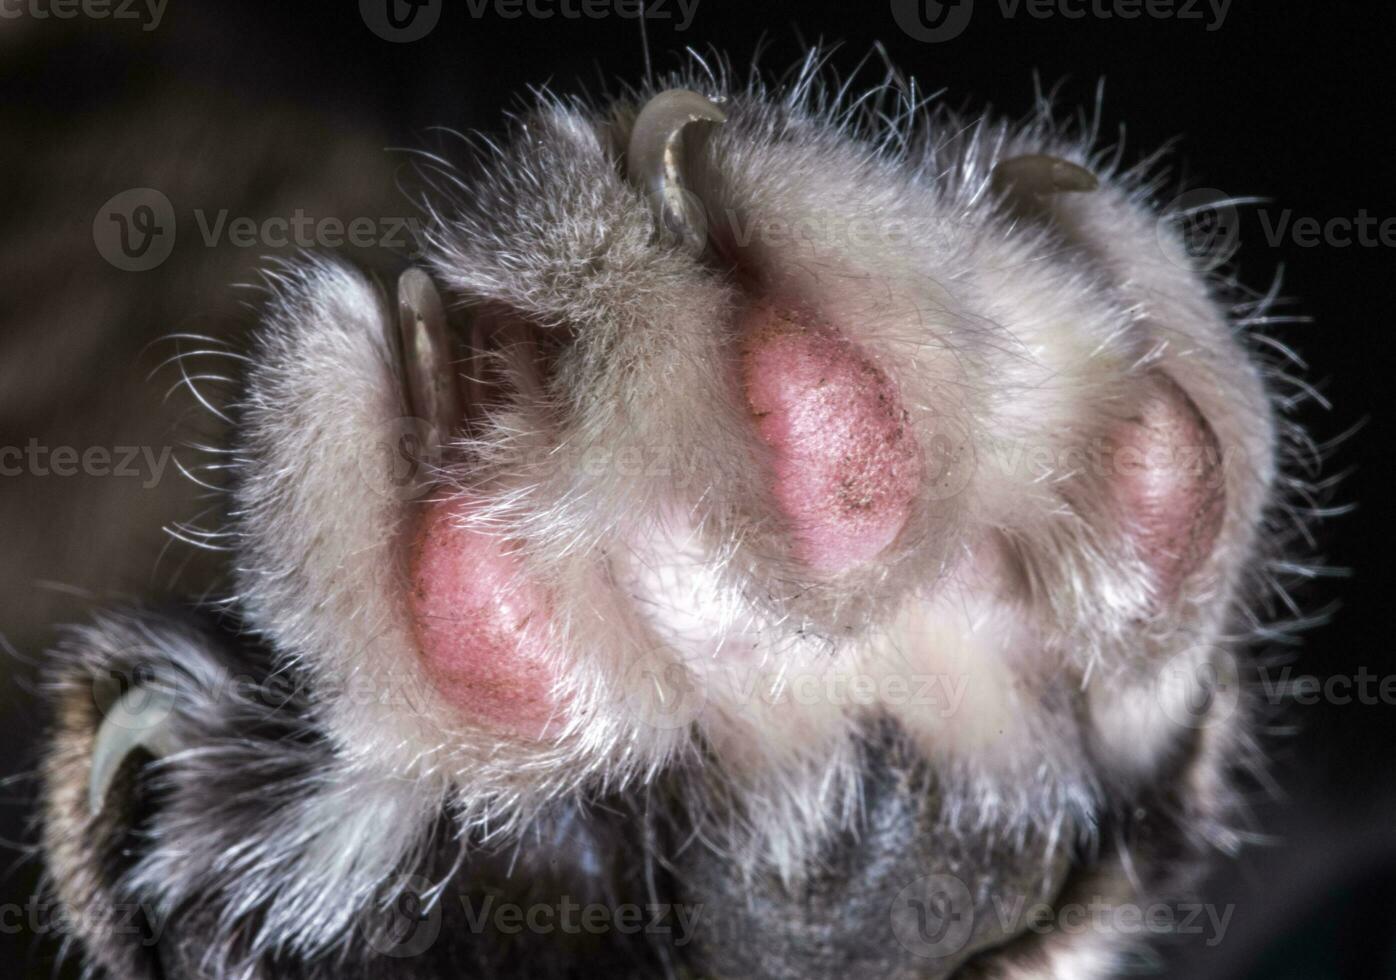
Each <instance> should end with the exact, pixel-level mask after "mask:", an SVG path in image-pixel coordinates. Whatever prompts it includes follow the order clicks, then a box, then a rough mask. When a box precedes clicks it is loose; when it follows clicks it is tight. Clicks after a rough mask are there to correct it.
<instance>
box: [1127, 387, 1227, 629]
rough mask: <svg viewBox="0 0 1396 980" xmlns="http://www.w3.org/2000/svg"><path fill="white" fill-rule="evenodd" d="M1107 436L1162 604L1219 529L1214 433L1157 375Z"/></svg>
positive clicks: (1222, 503) (1133, 533) (1221, 510)
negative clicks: (1135, 407) (1131, 412)
mask: <svg viewBox="0 0 1396 980" xmlns="http://www.w3.org/2000/svg"><path fill="white" fill-rule="evenodd" d="M1110 443H1111V447H1112V449H1113V454H1112V458H1113V461H1114V465H1113V466H1112V468H1111V472H1110V480H1111V492H1112V494H1113V495H1114V498H1115V503H1116V506H1117V507H1118V509H1119V512H1120V513H1121V515H1122V516H1123V518H1124V521H1125V533H1126V534H1127V535H1128V536H1129V537H1130V538H1131V539H1132V540H1133V541H1134V544H1135V546H1136V547H1137V548H1138V550H1139V553H1140V555H1141V556H1142V557H1143V558H1144V560H1145V561H1146V562H1147V563H1148V564H1149V566H1150V568H1151V569H1152V570H1153V573H1154V588H1155V595H1156V597H1157V601H1158V603H1159V604H1160V605H1165V604H1167V603H1169V602H1172V601H1173V600H1174V599H1175V598H1176V597H1177V596H1178V593H1179V592H1180V591H1181V589H1182V585H1183V581H1184V579H1186V578H1187V577H1188V576H1189V575H1191V574H1192V573H1193V572H1195V571H1197V569H1198V568H1200V567H1201V566H1202V564H1203V563H1204V562H1205V561H1206V559H1207V558H1208V556H1209V555H1211V553H1212V549H1213V548H1214V547H1215V546H1216V542H1217V535H1218V534H1219V533H1220V532H1221V525H1222V518H1223V516H1224V515H1225V513H1226V492H1225V488H1224V487H1223V486H1222V476H1223V475H1224V474H1223V472H1222V467H1221V455H1220V447H1219V446H1218V444H1217V437H1216V434H1215V433H1214V432H1213V431H1212V427H1211V426H1210V425H1208V424H1207V420H1206V419H1205V418H1203V416H1202V413H1201V412H1200V411H1199V410H1198V408H1197V406H1196V405H1195V404H1194V403H1193V401H1192V399H1191V398H1189V397H1188V396H1187V393H1186V392H1184V391H1183V389H1182V388H1180V387H1178V385H1177V383H1176V382H1174V381H1173V380H1172V379H1171V378H1169V377H1167V376H1166V375H1163V374H1157V375H1155V376H1154V377H1153V378H1152V379H1151V382H1150V391H1149V393H1148V395H1147V396H1146V397H1145V399H1144V402H1143V404H1142V405H1141V406H1140V409H1139V413H1138V415H1137V416H1136V417H1134V418H1132V419H1130V420H1129V421H1127V422H1124V423H1122V424H1121V425H1120V427H1119V429H1118V430H1117V431H1116V433H1115V434H1114V436H1113V437H1112V439H1111V440H1110Z"/></svg>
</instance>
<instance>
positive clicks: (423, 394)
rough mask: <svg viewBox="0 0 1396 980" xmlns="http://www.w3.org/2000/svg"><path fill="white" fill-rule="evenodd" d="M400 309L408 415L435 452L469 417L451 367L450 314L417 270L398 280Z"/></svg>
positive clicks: (429, 280)
mask: <svg viewBox="0 0 1396 980" xmlns="http://www.w3.org/2000/svg"><path fill="white" fill-rule="evenodd" d="M397 305H398V334H399V338H400V345H399V346H400V350H401V352H402V380H403V385H404V386H405V387H406V389H407V404H408V411H410V412H411V413H412V414H413V416H415V417H416V418H420V419H422V420H423V421H424V422H426V423H427V425H428V427H429V432H428V433H427V436H428V438H429V439H430V440H431V443H432V446H431V448H435V447H436V446H440V445H443V444H444V443H445V442H446V440H448V439H449V438H450V436H451V433H452V432H453V431H454V430H455V429H456V427H458V426H459V425H460V424H461V423H462V422H463V421H464V414H465V410H464V407H463V405H462V402H461V394H460V385H459V383H458V382H457V380H456V369H455V367H454V365H453V364H452V363H451V362H452V354H451V337H450V331H449V329H448V327H447V325H446V308H445V306H444V305H443V304H442V302H441V295H440V293H438V292H437V291H436V286H435V285H434V284H433V283H432V281H431V277H429V276H428V275H427V274H426V273H425V272H423V271H422V270H421V269H418V268H411V269H408V270H407V271H406V272H404V273H403V274H402V275H401V276H399V277H398V281H397Z"/></svg>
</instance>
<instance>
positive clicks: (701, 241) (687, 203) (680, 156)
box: [625, 88, 727, 254]
mask: <svg viewBox="0 0 1396 980" xmlns="http://www.w3.org/2000/svg"><path fill="white" fill-rule="evenodd" d="M726 121H727V116H726V115H725V114H724V113H723V112H722V110H721V109H719V108H718V107H717V105H716V104H714V103H713V102H712V101H711V100H710V99H707V98H705V97H704V96H702V95H699V94H698V93H697V92H692V91H689V90H688V89H678V88H675V89H669V90H668V91H666V92H660V93H659V94H658V95H656V96H654V97H653V98H652V99H650V100H649V101H648V102H646V103H645V105H644V107H643V108H641V109H640V114H639V116H637V117H636V119H635V125H634V127H633V128H632V129H631V131H630V143H629V146H628V147H627V149H626V154H625V160H626V171H627V173H628V174H629V175H630V179H631V181H632V182H634V183H635V185H636V186H638V187H639V188H640V189H641V190H643V191H645V192H646V194H648V196H649V198H650V202H651V204H652V206H653V207H654V208H655V211H656V217H657V218H658V219H659V220H660V221H661V222H663V224H664V226H665V227H666V228H668V229H669V230H670V231H672V232H674V233H675V234H677V235H678V236H679V238H680V239H682V240H683V242H684V244H685V245H686V246H687V247H688V248H689V250H690V251H692V252H694V254H699V253H701V252H702V251H703V249H704V248H706V246H707V237H708V236H707V220H706V218H705V216H704V214H703V208H702V204H701V202H700V201H699V200H698V199H697V197H695V196H694V194H693V193H692V192H691V191H690V190H689V189H688V186H687V181H686V179H685V174H684V159H685V156H686V152H687V150H686V141H687V138H688V137H687V135H686V134H687V132H688V131H689V130H690V129H691V128H693V127H694V126H697V127H698V132H699V134H703V133H705V132H706V130H707V129H708V128H709V127H711V126H715V125H721V124H722V123H725V122H726Z"/></svg>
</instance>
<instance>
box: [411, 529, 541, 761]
mask: <svg viewBox="0 0 1396 980" xmlns="http://www.w3.org/2000/svg"><path fill="white" fill-rule="evenodd" d="M459 518H460V511H459V505H458V504H457V505H452V504H449V503H433V504H430V505H428V507H427V509H426V511H425V512H424V514H423V515H422V524H421V528H420V530H419V531H418V533H417V537H416V540H415V541H414V543H413V551H412V556H411V587H410V592H409V597H408V599H409V608H410V612H411V616H412V624H413V630H414V633H415V636H416V640H417V643H418V646H419V648H420V652H421V656H422V660H423V663H424V665H425V667H426V670H427V673H428V675H429V676H430V677H431V679H432V681H433V683H434V684H435V685H436V687H437V690H438V691H439V692H440V693H441V695H442V696H443V697H445V698H446V700H447V701H449V702H450V703H451V704H452V705H454V706H455V707H457V708H459V709H460V711H461V712H462V714H463V715H465V716H466V717H468V718H469V719H470V720H471V721H473V722H476V723H480V722H483V723H484V724H485V725H486V726H488V727H492V728H495V729H497V730H500V731H502V732H506V733H508V734H513V735H519V736H525V737H535V738H536V737H541V736H543V735H544V734H546V733H547V732H548V730H549V729H550V727H551V726H550V722H552V721H553V720H554V718H555V716H556V715H557V714H558V711H557V709H558V705H557V703H556V701H557V699H556V695H555V676H554V670H553V667H552V662H551V660H550V658H549V657H548V648H547V633H548V631H547V628H546V627H547V623H548V620H549V616H550V608H549V607H550V603H549V601H548V596H547V594H546V592H545V591H544V590H543V589H542V588H541V587H540V586H539V585H537V584H536V583H534V582H531V581H529V580H528V578H527V577H526V576H525V574H524V572H523V569H522V564H521V562H520V561H519V559H518V558H517V557H516V556H515V555H513V554H511V553H510V552H509V550H508V546H507V544H506V543H505V542H503V541H501V540H499V539H498V538H496V537H493V536H492V535H489V534H486V533H484V532H482V531H479V530H476V529H473V528H469V527H462V526H461V524H460V520H459Z"/></svg>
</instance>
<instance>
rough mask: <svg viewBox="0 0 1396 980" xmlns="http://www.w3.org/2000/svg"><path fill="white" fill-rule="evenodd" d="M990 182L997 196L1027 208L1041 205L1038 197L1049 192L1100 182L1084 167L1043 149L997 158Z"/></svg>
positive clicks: (1079, 188)
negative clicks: (1049, 153)
mask: <svg viewBox="0 0 1396 980" xmlns="http://www.w3.org/2000/svg"><path fill="white" fill-rule="evenodd" d="M990 183H991V185H992V186H993V189H994V193H995V194H997V195H998V196H1000V197H1004V198H1007V199H1009V200H1011V201H1013V202H1014V203H1016V204H1018V205H1020V206H1026V207H1029V208H1037V207H1040V206H1041V198H1043V197H1046V196H1048V195H1051V194H1061V193H1064V192H1066V193H1084V192H1087V191H1093V190H1096V189H1097V188H1098V187H1099V186H1100V181H1099V180H1097V179H1096V176H1095V174H1093V173H1091V172H1090V171H1089V170H1087V169H1086V168H1085V167H1082V166H1080V165H1079V164H1075V163H1072V162H1071V161H1070V160H1063V159H1062V158H1061V157H1053V156H1047V155H1046V154H1042V153H1032V154H1028V155H1027V156H1021V157H1011V158H1009V159H1007V160H1001V161H999V163H998V164H997V165H996V166H995V167H994V172H993V174H992V176H991V177H990Z"/></svg>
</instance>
